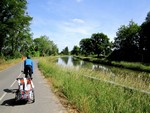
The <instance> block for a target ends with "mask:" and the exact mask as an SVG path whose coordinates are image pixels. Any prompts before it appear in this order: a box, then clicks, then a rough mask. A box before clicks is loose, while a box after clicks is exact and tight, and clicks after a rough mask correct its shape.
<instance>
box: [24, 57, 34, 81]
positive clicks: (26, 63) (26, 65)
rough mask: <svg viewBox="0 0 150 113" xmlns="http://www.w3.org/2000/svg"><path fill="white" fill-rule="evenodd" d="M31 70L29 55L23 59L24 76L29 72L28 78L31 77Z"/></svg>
mask: <svg viewBox="0 0 150 113" xmlns="http://www.w3.org/2000/svg"><path fill="white" fill-rule="evenodd" d="M33 72H34V64H33V61H32V60H31V59H30V57H29V56H27V59H26V60H24V74H25V77H26V78H28V74H29V76H30V78H31V79H32V74H33Z"/></svg>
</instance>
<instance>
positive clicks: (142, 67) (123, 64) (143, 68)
mask: <svg viewBox="0 0 150 113" xmlns="http://www.w3.org/2000/svg"><path fill="white" fill-rule="evenodd" d="M75 57H76V58H79V59H82V60H85V61H89V62H94V63H100V64H105V65H110V66H116V67H121V68H127V69H132V70H137V71H145V72H150V65H148V64H142V63H136V62H124V61H120V62H116V61H108V60H102V59H98V58H92V57H80V56H75Z"/></svg>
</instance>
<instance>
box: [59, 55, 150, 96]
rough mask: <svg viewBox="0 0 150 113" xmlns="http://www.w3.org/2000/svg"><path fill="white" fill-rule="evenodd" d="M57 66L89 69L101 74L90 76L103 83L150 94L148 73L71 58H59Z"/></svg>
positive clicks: (149, 74)
mask: <svg viewBox="0 0 150 113" xmlns="http://www.w3.org/2000/svg"><path fill="white" fill-rule="evenodd" d="M57 64H59V65H62V66H63V67H72V68H75V69H84V70H85V69H91V71H97V72H103V76H97V75H96V76H95V75H92V77H95V78H98V79H103V80H104V81H109V82H110V81H111V82H113V83H115V84H119V85H121V86H127V87H129V88H133V89H138V90H140V91H141V90H142V91H144V92H148V93H149V92H150V73H147V72H141V71H133V70H129V69H123V68H118V67H113V66H106V65H101V64H95V63H91V62H87V61H83V60H79V59H74V57H72V56H66V57H59V58H58V59H57ZM90 76H91V75H90Z"/></svg>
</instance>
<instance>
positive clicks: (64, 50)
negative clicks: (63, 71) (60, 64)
mask: <svg viewBox="0 0 150 113" xmlns="http://www.w3.org/2000/svg"><path fill="white" fill-rule="evenodd" d="M61 54H64V55H69V49H68V46H67V47H65V48H64V49H63V50H62V52H61Z"/></svg>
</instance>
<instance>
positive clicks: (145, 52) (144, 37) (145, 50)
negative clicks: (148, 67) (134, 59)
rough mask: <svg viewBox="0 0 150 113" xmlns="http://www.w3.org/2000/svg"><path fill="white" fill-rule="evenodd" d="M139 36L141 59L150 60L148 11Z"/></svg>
mask: <svg viewBox="0 0 150 113" xmlns="http://www.w3.org/2000/svg"><path fill="white" fill-rule="evenodd" d="M140 36H141V37H140V51H141V52H142V53H141V54H142V61H144V62H150V59H149V58H150V12H148V14H147V17H146V19H145V22H143V23H142V25H141V31H140Z"/></svg>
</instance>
